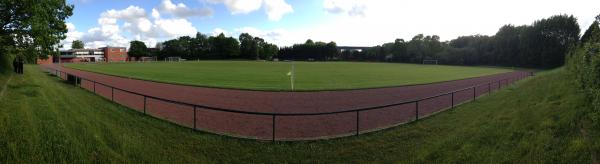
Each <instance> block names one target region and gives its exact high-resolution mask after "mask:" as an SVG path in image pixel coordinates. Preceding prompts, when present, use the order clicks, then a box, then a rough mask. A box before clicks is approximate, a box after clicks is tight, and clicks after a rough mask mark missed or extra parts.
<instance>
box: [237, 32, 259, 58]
mask: <svg viewBox="0 0 600 164" xmlns="http://www.w3.org/2000/svg"><path fill="white" fill-rule="evenodd" d="M239 40H240V53H241V56H242V58H245V59H252V58H257V57H258V51H259V50H258V46H257V43H256V41H255V39H254V37H252V35H250V34H248V33H242V34H240V37H239Z"/></svg>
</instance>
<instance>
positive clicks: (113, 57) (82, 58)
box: [60, 47, 127, 63]
mask: <svg viewBox="0 0 600 164" xmlns="http://www.w3.org/2000/svg"><path fill="white" fill-rule="evenodd" d="M125 61H127V49H126V48H125V47H102V48H98V49H71V50H63V51H60V62H62V63H72V62H125Z"/></svg>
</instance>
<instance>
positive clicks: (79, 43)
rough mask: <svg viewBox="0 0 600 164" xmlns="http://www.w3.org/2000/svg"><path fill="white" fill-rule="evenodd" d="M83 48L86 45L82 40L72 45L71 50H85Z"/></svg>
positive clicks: (75, 41)
mask: <svg viewBox="0 0 600 164" xmlns="http://www.w3.org/2000/svg"><path fill="white" fill-rule="evenodd" d="M83 47H85V44H83V41H81V40H74V41H73V43H72V44H71V49H83Z"/></svg>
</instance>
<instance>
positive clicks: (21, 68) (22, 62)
mask: <svg viewBox="0 0 600 164" xmlns="http://www.w3.org/2000/svg"><path fill="white" fill-rule="evenodd" d="M24 63H25V62H24V60H23V58H21V61H20V62H19V74H23V64H24Z"/></svg>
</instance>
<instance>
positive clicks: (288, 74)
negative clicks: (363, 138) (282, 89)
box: [287, 62, 294, 91]
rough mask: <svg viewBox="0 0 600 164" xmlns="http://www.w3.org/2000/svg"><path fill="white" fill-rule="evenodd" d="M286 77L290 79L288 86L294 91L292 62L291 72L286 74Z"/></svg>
mask: <svg viewBox="0 0 600 164" xmlns="http://www.w3.org/2000/svg"><path fill="white" fill-rule="evenodd" d="M287 76H289V77H290V86H291V87H292V91H294V62H292V70H291V71H289V72H288V73H287Z"/></svg>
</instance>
